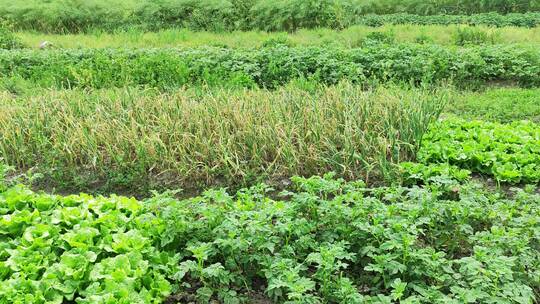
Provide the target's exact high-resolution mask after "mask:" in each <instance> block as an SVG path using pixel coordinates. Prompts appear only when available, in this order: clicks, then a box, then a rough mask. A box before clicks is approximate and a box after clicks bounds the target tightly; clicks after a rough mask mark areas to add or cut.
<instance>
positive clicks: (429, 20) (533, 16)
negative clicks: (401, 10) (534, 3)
mask: <svg viewBox="0 0 540 304" xmlns="http://www.w3.org/2000/svg"><path fill="white" fill-rule="evenodd" d="M355 23H356V24H363V25H368V26H381V25H385V24H418V25H450V24H469V25H487V26H494V27H503V26H517V27H535V26H537V25H538V24H540V13H524V14H515V13H514V14H506V15H501V14H498V13H484V14H473V15H431V16H421V15H414V14H390V15H365V16H362V17H361V18H359V19H358V21H356V22H355Z"/></svg>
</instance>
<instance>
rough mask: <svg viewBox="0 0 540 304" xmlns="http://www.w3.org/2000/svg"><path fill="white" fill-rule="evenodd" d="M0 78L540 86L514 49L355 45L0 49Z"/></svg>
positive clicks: (529, 63)
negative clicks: (402, 82)
mask: <svg viewBox="0 0 540 304" xmlns="http://www.w3.org/2000/svg"><path fill="white" fill-rule="evenodd" d="M0 75H1V76H0V79H2V82H3V84H4V86H5V85H9V83H10V81H16V80H17V79H18V80H26V81H29V82H31V83H32V84H36V85H39V86H44V87H51V86H56V87H91V88H104V87H122V86H132V85H144V86H151V87H160V88H166V87H178V86H184V85H196V84H207V85H236V86H243V87H254V86H259V87H266V88H273V87H276V86H280V85H283V84H285V83H287V82H290V81H291V80H294V79H299V78H304V79H311V80H313V81H316V82H320V83H324V84H335V83H337V82H339V81H341V80H344V79H347V80H349V81H351V82H355V83H363V82H365V81H366V80H368V79H369V80H377V81H404V82H412V83H421V82H427V83H437V82H442V81H444V82H448V81H454V82H455V83H456V84H458V85H469V86H470V85H474V84H482V83H486V82H493V81H499V82H501V81H507V82H514V83H517V84H519V85H522V86H538V85H540V51H539V50H537V49H536V50H535V49H529V48H520V47H515V46H500V45H494V46H483V47H468V48H445V47H441V46H437V45H384V44H380V43H366V45H365V47H363V48H359V49H349V50H345V49H327V48H319V47H309V48H290V47H286V46H281V45H278V46H275V47H269V48H262V49H235V50H232V49H218V48H199V49H184V50H180V49H147V50H116V49H100V50H93V49H82V50H48V51H40V50H20V51H0Z"/></svg>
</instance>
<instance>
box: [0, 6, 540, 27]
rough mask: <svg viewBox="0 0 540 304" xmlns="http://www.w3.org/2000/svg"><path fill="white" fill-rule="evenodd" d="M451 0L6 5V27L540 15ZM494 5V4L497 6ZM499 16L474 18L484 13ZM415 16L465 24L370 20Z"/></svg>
mask: <svg viewBox="0 0 540 304" xmlns="http://www.w3.org/2000/svg"><path fill="white" fill-rule="evenodd" d="M481 3H482V4H479V3H478V1H473V0H468V1H463V0H446V1H444V3H443V2H441V1H440V0H439V1H433V2H426V1H422V0H414V1H411V0H409V1H406V2H404V1H399V3H398V1H396V0H392V1H366V0H360V1H354V0H353V1H351V0H316V1H309V2H306V1H304V0H273V1H270V0H259V1H246V0H242V1H240V0H237V1H227V0H199V1H193V0H169V1H151V0H142V1H135V0H111V1H105V0H91V1H83V2H80V1H71V0H54V1H39V0H15V1H13V0H1V1H0V16H1V17H0V21H7V22H8V23H12V24H13V25H14V26H15V27H16V28H18V29H27V30H28V29H29V30H37V31H48V32H61V33H67V32H81V31H91V30H93V29H102V30H106V31H113V30H117V29H127V28H132V27H138V28H142V29H146V30H155V29H162V28H171V27H187V28H191V29H195V30H213V31H227V30H247V29H259V30H285V31H294V30H296V29H300V28H316V27H330V28H344V27H347V26H350V25H355V24H368V25H381V24H384V23H392V24H393V23H404V22H405V23H415V24H418V23H420V24H426V23H427V24H434V23H435V24H449V23H466V24H487V25H496V26H503V25H504V26H505V25H515V26H527V27H533V26H535V25H536V24H538V23H539V20H540V14H538V13H526V14H510V15H506V13H510V12H527V11H531V10H540V6H539V5H538V4H537V3H536V1H528V0H511V1H482V2H481ZM492 3H495V4H492ZM493 11H498V12H500V13H502V14H496V13H489V14H481V15H473V16H469V15H470V14H472V13H475V12H476V13H478V12H482V13H485V12H493ZM370 12H371V13H383V14H387V13H395V12H409V13H419V14H422V15H426V14H428V15H433V14H441V13H449V12H450V13H454V14H455V13H460V14H462V15H461V16H446V15H438V16H416V15H407V14H398V15H391V16H365V14H366V13H370Z"/></svg>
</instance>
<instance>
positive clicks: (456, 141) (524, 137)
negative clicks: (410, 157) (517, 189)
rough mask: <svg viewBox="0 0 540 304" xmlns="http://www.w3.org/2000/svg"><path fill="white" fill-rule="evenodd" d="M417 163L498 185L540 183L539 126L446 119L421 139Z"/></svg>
mask: <svg viewBox="0 0 540 304" xmlns="http://www.w3.org/2000/svg"><path fill="white" fill-rule="evenodd" d="M418 159H419V161H421V162H423V163H426V164H431V163H441V162H442V163H449V164H451V165H456V166H458V167H460V168H464V169H468V170H470V171H472V172H475V173H480V174H484V175H488V176H494V177H495V178H496V180H497V181H499V182H509V183H535V184H537V183H538V182H540V126H539V125H538V124H535V123H532V122H528V121H522V122H519V121H516V122H513V123H511V124H500V123H490V122H486V121H464V120H460V119H448V120H445V121H444V122H441V123H439V124H437V125H436V126H434V127H433V128H432V129H431V131H430V132H428V133H427V134H426V135H425V137H424V144H423V146H422V148H421V149H420V151H419V153H418Z"/></svg>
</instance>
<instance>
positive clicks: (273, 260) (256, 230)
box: [0, 168, 540, 304]
mask: <svg viewBox="0 0 540 304" xmlns="http://www.w3.org/2000/svg"><path fill="white" fill-rule="evenodd" d="M0 169H1V168H0ZM0 175H1V174H0ZM293 182H294V185H293V186H292V187H291V190H290V191H286V192H284V193H282V195H283V198H282V199H281V200H275V199H272V198H271V197H270V196H269V194H268V192H269V191H270V190H271V189H269V188H268V187H266V186H264V185H258V186H255V187H252V188H249V189H244V190H241V191H239V192H238V193H237V194H236V195H229V194H228V193H227V192H226V191H225V190H209V191H206V192H204V193H203V194H202V195H201V196H198V197H193V198H190V199H186V200H176V199H173V198H171V196H170V195H171V193H168V194H167V193H165V194H161V195H157V196H155V197H153V198H151V199H148V200H146V201H144V202H143V201H137V200H135V199H128V198H125V197H118V196H112V197H110V198H104V197H91V196H88V195H84V194H83V195H78V196H75V195H72V196H66V197H61V196H54V195H47V194H36V193H33V192H32V191H30V190H28V189H26V188H25V187H23V186H15V187H12V188H7V187H6V186H5V185H3V184H2V183H1V181H0V240H1V242H0V303H1V304H7V303H25V304H34V303H64V302H72V301H75V302H76V303H81V304H84V303H160V302H162V301H163V300H165V299H166V298H167V297H168V296H171V299H170V300H171V301H174V302H181V303H183V302H195V301H196V302H199V303H209V302H211V301H218V302H221V303H242V302H249V299H253V298H254V297H256V298H258V299H261V300H264V301H268V302H270V301H271V302H272V303H373V304H375V303H378V304H382V303H391V302H393V301H399V302H400V303H456V304H457V303H465V302H477V303H488V302H493V303H510V304H511V303H516V304H518V303H519V304H522V303H534V302H536V301H538V300H539V299H538V294H539V293H538V292H539V291H540V283H539V280H538V278H539V277H540V272H539V271H540V248H539V245H538V244H539V242H540V235H539V234H538V231H539V229H540V196H539V195H538V194H533V193H532V191H531V192H526V191H523V190H519V191H518V192H517V193H515V194H514V195H513V196H512V198H511V199H508V198H504V197H501V196H499V195H493V194H491V193H487V192H484V191H482V190H479V189H478V188H476V187H474V186H472V185H469V184H464V185H460V184H459V183H458V184H456V185H455V186H454V187H453V188H452V190H451V191H447V190H445V189H443V188H438V187H437V186H435V185H434V186H433V187H432V188H431V189H430V190H426V189H421V188H417V187H413V188H401V187H386V188H374V189H369V188H366V187H365V184H364V183H363V182H360V181H356V182H344V181H343V180H339V179H333V178H332V175H326V176H324V177H323V178H321V177H313V178H309V179H306V178H299V177H296V178H293Z"/></svg>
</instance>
